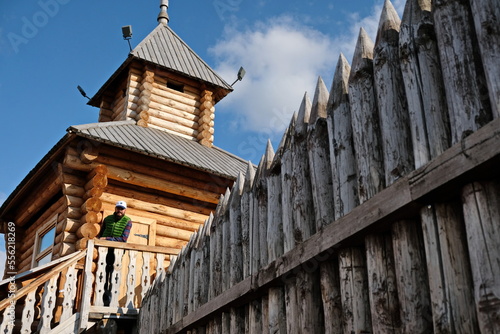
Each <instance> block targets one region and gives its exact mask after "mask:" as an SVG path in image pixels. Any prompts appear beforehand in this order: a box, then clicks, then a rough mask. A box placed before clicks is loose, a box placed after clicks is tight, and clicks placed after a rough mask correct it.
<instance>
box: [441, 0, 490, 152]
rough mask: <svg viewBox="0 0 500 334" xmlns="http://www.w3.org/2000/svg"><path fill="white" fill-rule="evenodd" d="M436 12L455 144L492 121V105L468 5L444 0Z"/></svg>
mask: <svg viewBox="0 0 500 334" xmlns="http://www.w3.org/2000/svg"><path fill="white" fill-rule="evenodd" d="M432 10H433V13H434V24H435V25H434V27H435V30H436V37H437V41H438V47H439V56H440V59H441V68H442V70H443V80H444V82H445V83H446V85H445V91H446V100H447V103H448V108H449V112H450V122H451V140H452V144H455V143H458V142H459V141H460V140H462V139H463V138H464V137H466V136H468V135H469V134H470V133H472V132H474V131H476V130H477V129H479V128H480V127H482V126H483V125H485V124H486V123H488V122H489V121H490V120H491V119H492V114H491V106H490V103H489V98H488V94H487V87H486V79H485V76H484V71H483V67H482V64H481V59H480V55H479V54H478V53H477V52H476V50H478V45H477V40H476V39H475V36H474V24H473V21H472V15H471V12H470V8H469V4H468V2H462V1H454V0H441V1H437V2H435V3H433V7H432ZM488 70H494V69H488Z"/></svg>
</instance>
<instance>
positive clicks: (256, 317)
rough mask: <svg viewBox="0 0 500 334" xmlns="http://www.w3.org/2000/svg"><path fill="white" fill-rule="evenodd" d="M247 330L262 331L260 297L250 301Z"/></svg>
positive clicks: (252, 331)
mask: <svg viewBox="0 0 500 334" xmlns="http://www.w3.org/2000/svg"><path fill="white" fill-rule="evenodd" d="M248 317H249V332H250V333H262V325H263V324H262V301H261V299H260V298H257V299H254V300H252V301H251V302H250V309H249V316H248Z"/></svg>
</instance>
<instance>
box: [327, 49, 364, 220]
mask: <svg viewBox="0 0 500 334" xmlns="http://www.w3.org/2000/svg"><path fill="white" fill-rule="evenodd" d="M350 72H351V66H349V63H348V62H347V59H346V58H345V57H344V55H342V54H341V55H340V56H339V60H338V62H337V67H336V69H335V74H334V76H333V82H332V87H331V90H330V98H329V100H328V106H327V114H328V116H327V122H328V137H329V144H330V166H331V168H332V171H331V173H332V187H333V197H334V203H335V204H334V206H333V207H334V210H335V212H334V220H337V219H339V218H340V217H342V216H344V215H345V214H346V213H348V212H350V211H351V210H352V209H354V208H355V207H356V206H357V205H358V195H357V189H358V183H357V180H356V172H357V166H356V158H355V155H354V145H353V137H352V125H351V108H350V104H349V95H348V90H349V84H348V80H349V74H350Z"/></svg>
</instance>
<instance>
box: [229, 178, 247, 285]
mask: <svg viewBox="0 0 500 334" xmlns="http://www.w3.org/2000/svg"><path fill="white" fill-rule="evenodd" d="M244 182H245V179H244V176H243V174H242V173H241V172H240V173H239V175H238V178H237V179H236V181H235V183H234V185H233V189H232V191H231V196H230V198H229V220H230V224H229V226H230V237H229V238H230V252H231V264H230V266H229V276H230V282H229V286H233V285H235V284H236V283H238V282H240V281H241V280H242V279H243V252H242V244H241V242H242V240H241V230H242V226H241V223H242V222H241V195H242V194H243V187H244V185H245V183H244Z"/></svg>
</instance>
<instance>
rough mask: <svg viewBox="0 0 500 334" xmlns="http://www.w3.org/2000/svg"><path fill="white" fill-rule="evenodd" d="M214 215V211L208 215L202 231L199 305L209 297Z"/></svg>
mask: <svg viewBox="0 0 500 334" xmlns="http://www.w3.org/2000/svg"><path fill="white" fill-rule="evenodd" d="M213 219H214V216H213V214H212V213H210V215H209V216H208V219H207V221H206V222H205V224H204V228H203V231H204V235H203V233H202V236H201V237H202V238H203V239H202V242H203V247H202V251H203V252H202V253H203V254H202V256H201V258H202V260H201V268H200V270H201V279H200V283H201V284H200V288H199V289H200V292H199V305H203V304H204V303H206V302H207V301H208V300H209V299H208V284H207V283H206V282H209V280H210V245H211V243H210V238H211V236H210V233H211V232H212V222H213Z"/></svg>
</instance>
